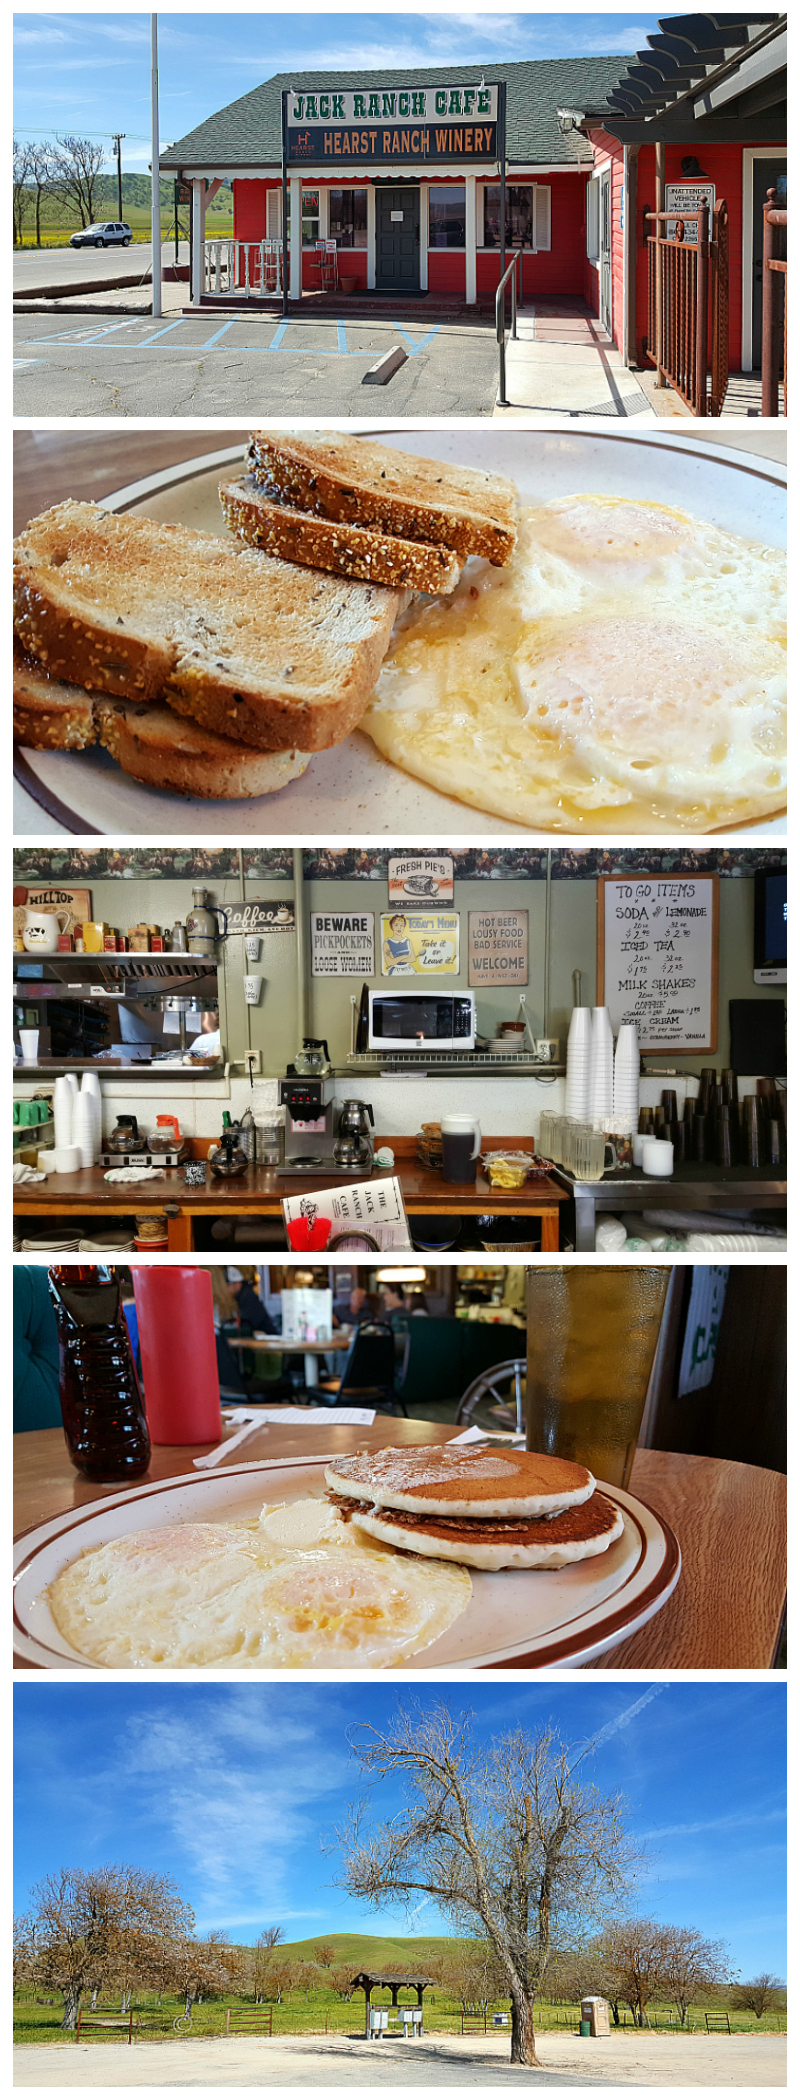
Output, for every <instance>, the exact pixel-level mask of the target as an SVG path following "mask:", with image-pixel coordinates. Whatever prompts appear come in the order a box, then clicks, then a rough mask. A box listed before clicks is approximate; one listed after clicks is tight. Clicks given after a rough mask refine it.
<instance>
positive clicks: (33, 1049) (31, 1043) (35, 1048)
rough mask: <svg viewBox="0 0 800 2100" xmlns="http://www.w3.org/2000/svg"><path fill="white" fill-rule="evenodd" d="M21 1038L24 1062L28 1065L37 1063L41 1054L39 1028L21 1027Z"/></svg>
mask: <svg viewBox="0 0 800 2100" xmlns="http://www.w3.org/2000/svg"><path fill="white" fill-rule="evenodd" d="M19 1040H20V1046H21V1049H22V1057H23V1063H24V1064H26V1065H35V1064H36V1061H37V1058H38V1055H39V1030H38V1028H21V1029H20V1031H19Z"/></svg>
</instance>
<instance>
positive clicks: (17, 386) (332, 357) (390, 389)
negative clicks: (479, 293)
mask: <svg viewBox="0 0 800 2100" xmlns="http://www.w3.org/2000/svg"><path fill="white" fill-rule="evenodd" d="M394 343H400V344H402V347H403V348H404V350H405V351H406V352H407V363H406V364H404V365H403V366H401V368H400V370H399V371H398V372H397V373H396V374H395V376H394V378H393V379H392V380H391V381H390V382H389V384H388V386H385V387H365V386H363V385H362V380H363V376H364V373H365V372H367V371H368V370H369V367H370V365H373V364H375V363H376V362H377V360H378V358H380V357H381V356H382V355H383V353H384V352H385V351H386V350H388V349H390V348H391V346H392V345H393V344H394ZM14 364H15V370H14V412H15V414H16V415H20V416H32V417H36V416H44V415H47V416H195V415H196V416H212V415H213V416H224V415H231V416H235V417H238V418H241V417H243V416H244V417H248V416H251V415H258V416H264V415H287V414H288V415H301V416H307V415H311V416H365V415H373V414H374V415H375V416H378V417H385V415H386V414H387V413H388V414H389V415H390V416H392V417H395V416H470V415H471V416H475V415H478V416H482V415H485V416H490V415H491V413H492V408H493V405H494V399H495V393H496V388H497V345H496V343H495V338H494V328H493V327H492V326H491V325H490V324H488V323H487V324H486V325H485V326H483V325H480V324H475V323H463V322H453V323H445V324H443V325H441V326H431V325H429V326H427V327H426V324H425V322H424V320H420V321H419V322H417V321H413V322H408V321H404V322H402V323H401V322H398V321H395V320H393V319H392V317H391V314H387V316H386V318H385V319H384V317H383V315H379V316H377V317H376V318H374V319H370V320H356V319H354V318H353V317H352V316H347V315H345V316H344V317H343V318H342V319H341V320H336V319H334V318H332V317H331V318H327V317H326V319H325V320H322V319H317V320H313V319H309V320H295V319H290V320H288V321H285V322H284V321H276V319H275V316H274V315H264V316H260V317H258V318H257V317H256V316H254V315H250V316H248V315H244V314H243V315H239V314H233V315H231V314H219V313H202V314H196V315H195V314H192V315H189V316H187V317H185V318H180V317H179V318H175V317H173V318H169V317H167V318H165V319H164V320H162V321H156V322H154V321H153V319H152V317H151V316H148V315H145V314H135V315H132V316H131V317H130V319H126V320H118V319H115V320H111V319H105V318H101V317H100V316H99V315H98V317H97V318H96V319H91V318H86V317H84V316H80V317H79V316H77V315H74V316H70V317H67V316H66V315H64V314H60V315H56V314H36V315H24V316H20V315H18V316H17V319H16V321H15V325H14Z"/></svg>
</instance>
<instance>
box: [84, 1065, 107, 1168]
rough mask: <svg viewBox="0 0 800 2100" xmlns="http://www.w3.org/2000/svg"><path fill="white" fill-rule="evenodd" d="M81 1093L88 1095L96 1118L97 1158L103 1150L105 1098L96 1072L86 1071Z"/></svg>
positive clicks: (95, 1140)
mask: <svg viewBox="0 0 800 2100" xmlns="http://www.w3.org/2000/svg"><path fill="white" fill-rule="evenodd" d="M81 1095H82V1096H87V1095H88V1098H89V1100H90V1101H91V1104H92V1116H93V1118H94V1156H95V1159H99V1157H100V1153H101V1152H102V1150H103V1099H102V1095H101V1093H100V1081H99V1079H98V1077H97V1073H96V1072H84V1075H83V1078H82V1080H81Z"/></svg>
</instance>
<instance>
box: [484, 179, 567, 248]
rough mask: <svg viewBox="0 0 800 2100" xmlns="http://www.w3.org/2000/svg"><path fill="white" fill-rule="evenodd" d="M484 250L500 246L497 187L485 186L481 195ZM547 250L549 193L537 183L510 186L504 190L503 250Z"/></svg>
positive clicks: (495, 185) (491, 184) (498, 191)
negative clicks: (504, 226) (504, 235)
mask: <svg viewBox="0 0 800 2100" xmlns="http://www.w3.org/2000/svg"><path fill="white" fill-rule="evenodd" d="M482 245H483V247H484V248H499V246H500V184H499V182H495V183H487V185H486V187H485V189H484V192H483V243H482ZM549 246H550V190H549V188H548V187H547V186H546V185H545V184H543V183H540V182H533V183H530V182H509V183H508V185H507V188H506V248H507V250H508V252H509V254H510V253H511V251H512V250H513V249H514V248H532V249H533V250H534V251H536V250H537V249H540V248H549Z"/></svg>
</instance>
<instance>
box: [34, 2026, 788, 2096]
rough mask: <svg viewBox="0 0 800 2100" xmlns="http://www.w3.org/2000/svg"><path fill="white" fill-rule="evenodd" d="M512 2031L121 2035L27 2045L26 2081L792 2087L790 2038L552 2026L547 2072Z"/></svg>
mask: <svg viewBox="0 0 800 2100" xmlns="http://www.w3.org/2000/svg"><path fill="white" fill-rule="evenodd" d="M508 2047H509V2044H508V2036H507V2035H487V2036H486V2037H484V2036H483V2035H479V2036H475V2035H466V2036H465V2037H464V2038H463V2040H462V2039H461V2038H459V2037H457V2036H453V2035H436V2036H431V2037H429V2036H425V2037H424V2039H423V2040H422V2041H417V2042H411V2041H409V2042H401V2041H399V2040H398V2041H395V2040H394V2039H392V2040H391V2041H382V2042H380V2043H368V2042H365V2041H364V2040H363V2039H362V2038H361V2037H358V2038H356V2037H355V2036H349V2035H328V2036H322V2035H293V2036H291V2037H276V2038H275V2039H274V2040H272V2041H270V2040H269V2039H267V2038H258V2039H256V2038H254V2037H250V2036H248V2037H244V2038H237V2039H234V2040H232V2041H224V2040H223V2039H222V2038H219V2039H215V2040H213V2041H203V2042H201V2041H196V2042H192V2041H176V2042H173V2041H167V2042H160V2043H158V2042H136V2043H134V2046H133V2048H128V2046H127V2044H125V2043H120V2042H103V2043H97V2042H91V2043H80V2044H78V2043H74V2042H73V2043H72V2044H65V2045H64V2046H63V2047H62V2046H61V2045H60V2044H57V2045H53V2046H52V2047H48V2048H44V2049H43V2048H38V2047H35V2046H31V2047H20V2048H17V2049H15V2051H14V2058H15V2062H14V2084H15V2086H30V2087H39V2088H45V2087H47V2088H56V2089H63V2090H65V2089H66V2088H68V2087H71V2086H96V2087H104V2088H106V2089H111V2088H113V2087H117V2086H136V2085H140V2086H144V2085H148V2086H161V2087H164V2088H167V2087H170V2086H215V2087H217V2088H225V2089H227V2088H228V2087H229V2086H238V2085H246V2086H250V2085H259V2086H260V2085H266V2084H267V2083H269V2085H270V2086H271V2087H275V2086H278V2087H284V2086H295V2085H296V2086H317V2087H320V2086H321V2087H333V2086H351V2087H352V2086H362V2087H370V2088H373V2089H374V2087H375V2086H376V2084H377V2083H378V2082H379V2083H380V2085H381V2087H384V2086H399V2087H402V2088H405V2089H407V2090H411V2089H412V2088H415V2087H418V2086H419V2087H424V2088H427V2089H430V2088H431V2087H433V2088H436V2087H439V2086H460V2087H461V2088H462V2089H463V2088H466V2087H469V2086H493V2085H505V2086H509V2085H511V2086H516V2085H527V2084H528V2083H529V2082H530V2081H531V2080H532V2079H535V2080H536V2082H537V2084H539V2085H559V2086H583V2087H589V2086H599V2085H605V2086H624V2085H644V2086H657V2085H673V2086H679V2087H681V2088H686V2087H691V2088H699V2087H701V2086H740V2087H741V2086H747V2087H750V2088H753V2087H756V2086H785V2084H786V2039H785V2036H783V2035H758V2034H752V2035H751V2034H746V2035H731V2036H730V2037H729V2036H728V2035H719V2034H716V2035H695V2036H680V2035H675V2036H672V2035H648V2034H643V2035H641V2036H638V2035H631V2034H625V2035H619V2036H615V2035H611V2036H609V2038H608V2040H605V2041H597V2042H590V2041H580V2040H578V2038H577V2037H576V2036H575V2035H571V2034H546V2035H544V2036H543V2037H542V2039H541V2041H540V2042H539V2044H538V2047H539V2054H540V2056H541V2059H542V2070H541V2071H525V2070H520V2069H518V2068H513V2067H512V2066H511V2064H510V2063H509V2061H508Z"/></svg>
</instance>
